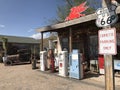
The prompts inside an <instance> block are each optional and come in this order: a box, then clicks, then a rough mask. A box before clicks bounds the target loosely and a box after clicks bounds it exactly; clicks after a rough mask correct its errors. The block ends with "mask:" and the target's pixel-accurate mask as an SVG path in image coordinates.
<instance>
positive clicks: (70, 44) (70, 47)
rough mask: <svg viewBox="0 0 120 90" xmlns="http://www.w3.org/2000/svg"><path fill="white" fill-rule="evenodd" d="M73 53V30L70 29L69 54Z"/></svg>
mask: <svg viewBox="0 0 120 90" xmlns="http://www.w3.org/2000/svg"><path fill="white" fill-rule="evenodd" d="M71 52H72V28H71V27H70V29H69V53H71Z"/></svg>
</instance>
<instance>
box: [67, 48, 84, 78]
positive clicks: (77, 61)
mask: <svg viewBox="0 0 120 90" xmlns="http://www.w3.org/2000/svg"><path fill="white" fill-rule="evenodd" d="M82 63H83V54H81V53H79V52H78V50H73V51H72V53H71V54H70V56H69V66H70V70H69V77H70V78H75V79H82V78H83V64H82Z"/></svg>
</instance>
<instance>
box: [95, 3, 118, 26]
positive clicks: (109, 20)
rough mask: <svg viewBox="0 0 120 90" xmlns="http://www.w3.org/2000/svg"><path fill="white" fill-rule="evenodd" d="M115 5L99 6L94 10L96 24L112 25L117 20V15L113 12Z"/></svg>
mask: <svg viewBox="0 0 120 90" xmlns="http://www.w3.org/2000/svg"><path fill="white" fill-rule="evenodd" d="M116 8H117V6H116V5H114V4H111V6H109V7H108V8H99V9H98V10H97V11H96V14H97V16H98V17H97V19H96V25H97V26H98V27H106V26H109V25H112V24H114V23H116V22H117V20H118V16H117V14H116V12H115V10H116Z"/></svg>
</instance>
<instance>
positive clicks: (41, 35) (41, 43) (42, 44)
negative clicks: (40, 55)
mask: <svg viewBox="0 0 120 90" xmlns="http://www.w3.org/2000/svg"><path fill="white" fill-rule="evenodd" d="M40 44H41V48H40V49H41V51H43V32H41V43H40Z"/></svg>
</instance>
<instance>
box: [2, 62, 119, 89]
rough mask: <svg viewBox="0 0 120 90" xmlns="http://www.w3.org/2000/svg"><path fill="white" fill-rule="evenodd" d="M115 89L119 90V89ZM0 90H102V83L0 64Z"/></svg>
mask: <svg viewBox="0 0 120 90" xmlns="http://www.w3.org/2000/svg"><path fill="white" fill-rule="evenodd" d="M117 89H118V90H120V88H119V87H117ZM117 89H116V90H117ZM0 90H104V83H101V82H97V81H94V80H90V79H83V80H75V79H69V78H62V77H59V76H57V75H56V74H53V73H52V74H48V73H44V72H41V71H40V70H39V69H35V70H32V67H31V65H30V64H26V65H15V66H4V65H3V64H0Z"/></svg>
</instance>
